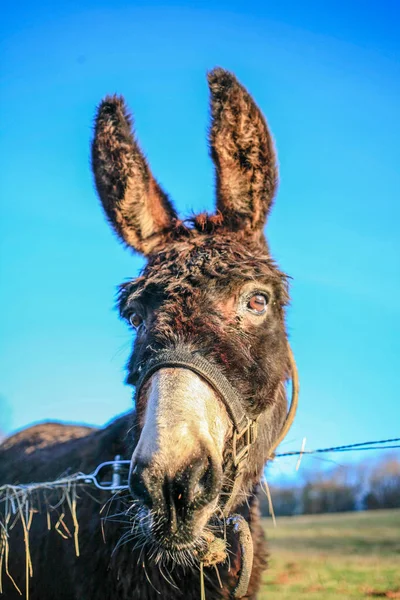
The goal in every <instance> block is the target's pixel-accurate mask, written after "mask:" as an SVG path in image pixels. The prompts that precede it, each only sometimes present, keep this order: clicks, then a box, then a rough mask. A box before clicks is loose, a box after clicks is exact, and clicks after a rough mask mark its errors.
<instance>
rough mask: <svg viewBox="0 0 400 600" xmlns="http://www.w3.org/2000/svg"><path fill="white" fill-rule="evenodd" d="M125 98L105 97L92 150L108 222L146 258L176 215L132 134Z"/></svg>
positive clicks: (96, 178) (97, 184)
mask: <svg viewBox="0 0 400 600" xmlns="http://www.w3.org/2000/svg"><path fill="white" fill-rule="evenodd" d="M131 128H132V120H131V118H130V116H129V114H128V111H127V109H126V107H125V103H124V100H123V98H118V97H117V96H111V97H109V96H107V98H105V99H104V100H103V102H102V103H101V106H100V108H99V111H98V115H97V119H96V126H95V136H94V140H93V147H92V168H93V173H94V177H95V182H96V187H97V190H98V193H99V196H100V198H101V201H102V203H103V206H104V210H105V211H106V214H107V217H108V218H109V220H110V222H111V224H112V225H113V227H114V228H115V230H116V232H117V233H118V234H119V235H120V236H121V238H122V239H123V240H124V241H125V242H126V244H127V245H128V246H131V247H134V248H136V249H137V250H139V251H140V252H143V253H144V254H148V253H149V252H150V251H151V250H152V249H153V248H154V246H156V245H157V244H158V243H159V241H160V238H161V237H162V233H163V232H164V231H166V230H167V229H169V228H170V227H171V225H172V222H173V220H175V219H176V214H175V211H174V209H173V208H172V205H171V203H170V202H169V200H168V197H167V195H166V194H165V193H164V192H163V191H162V189H161V188H160V186H159V185H158V183H157V182H156V180H155V179H154V177H153V175H152V174H151V172H150V169H149V166H148V164H147V162H146V159H145V158H144V156H143V154H142V152H141V151H140V148H139V146H138V143H137V142H136V140H135V138H134V136H133V133H132V131H131Z"/></svg>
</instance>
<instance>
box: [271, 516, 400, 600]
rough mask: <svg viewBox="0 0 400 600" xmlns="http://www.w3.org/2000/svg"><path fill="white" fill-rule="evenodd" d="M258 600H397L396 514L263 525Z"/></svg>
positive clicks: (399, 547) (399, 545)
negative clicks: (265, 565)
mask: <svg viewBox="0 0 400 600" xmlns="http://www.w3.org/2000/svg"><path fill="white" fill-rule="evenodd" d="M264 526H265V530H266V533H267V537H268V542H269V550H270V566H269V569H268V571H267V573H266V575H265V577H264V580H263V585H262V589H261V593H260V595H259V598H260V599H262V600H264V599H265V600H289V599H290V600H339V598H340V600H347V599H349V600H350V599H353V598H354V599H355V598H357V599H359V600H361V599H364V598H398V599H400V510H382V511H370V512H361V513H342V514H336V515H315V516H314V515H313V516H307V515H304V516H299V517H286V518H278V519H277V527H276V529H275V528H274V527H273V525H272V522H271V520H270V519H265V521H264Z"/></svg>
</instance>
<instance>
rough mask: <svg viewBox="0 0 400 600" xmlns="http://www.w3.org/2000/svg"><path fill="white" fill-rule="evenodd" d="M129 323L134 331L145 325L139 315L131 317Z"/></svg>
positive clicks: (135, 314) (133, 314)
mask: <svg viewBox="0 0 400 600" xmlns="http://www.w3.org/2000/svg"><path fill="white" fill-rule="evenodd" d="M129 322H130V324H131V325H132V327H133V328H134V329H138V328H139V327H140V326H141V324H142V323H143V319H142V317H141V316H140V315H138V314H137V313H132V314H131V316H130V317H129Z"/></svg>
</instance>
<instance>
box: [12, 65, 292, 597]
mask: <svg viewBox="0 0 400 600" xmlns="http://www.w3.org/2000/svg"><path fill="white" fill-rule="evenodd" d="M208 83H209V88H210V98H211V127H210V133H209V143H210V148H211V157H212V160H213V162H214V165H215V173H216V212H215V213H214V214H206V213H202V214H199V215H197V216H194V217H192V218H190V219H188V220H184V221H183V220H180V219H179V218H178V216H177V213H176V212H175V209H174V207H173V205H172V203H171V201H170V199H169V198H168V196H167V194H166V193H165V192H164V191H163V190H162V189H161V187H160V185H159V184H158V183H157V181H156V180H155V178H154V177H153V175H152V173H151V171H150V167H149V165H148V163H147V161H146V159H145V157H144V156H143V154H142V152H141V150H140V148H139V146H138V143H137V141H136V138H135V137H134V134H133V132H132V119H131V117H130V116H129V113H128V111H127V108H126V105H125V102H124V99H123V98H122V97H117V96H111V97H106V98H105V99H104V100H103V102H102V103H101V104H100V106H99V108H98V111H97V115H96V120H95V133H94V139H93V144H92V167H93V173H94V180H95V185H96V188H97V192H98V195H99V197H100V200H101V203H102V205H103V208H104V210H105V213H106V215H107V218H108V220H109V222H110V223H111V226H112V227H113V229H114V231H115V232H116V234H117V235H118V236H119V238H120V239H121V240H122V241H123V242H124V243H125V244H126V245H127V246H129V247H130V248H133V249H134V250H136V251H137V252H139V253H141V254H142V255H144V256H145V257H146V259H147V263H146V266H145V267H144V269H143V270H142V272H141V274H140V276H139V277H138V278H136V279H134V280H132V281H129V282H128V283H124V284H123V285H121V287H120V289H119V300H118V304H119V310H120V314H121V316H122V318H123V319H125V320H126V321H127V323H128V324H129V325H130V327H131V328H132V330H133V332H134V334H135V335H134V344H133V352H132V354H131V357H130V359H129V361H128V364H127V372H128V375H127V383H128V384H131V385H132V386H135V388H136V394H135V411H134V412H133V413H131V414H127V415H124V416H122V417H119V418H117V419H116V420H114V421H113V422H111V423H110V424H109V425H107V426H106V427H105V428H103V429H93V428H88V427H83V426H75V425H62V424H59V423H45V424H42V425H37V426H34V427H31V428H29V429H26V430H24V431H21V432H19V433H17V434H15V435H13V436H11V437H10V438H8V439H6V440H5V442H3V444H2V446H0V485H1V484H2V483H3V484H5V483H16V482H22V483H23V482H25V483H28V482H30V481H36V482H37V481H49V480H51V479H52V478H53V479H55V478H57V477H59V476H60V474H63V473H76V472H84V473H89V472H91V471H93V470H94V469H95V468H96V466H97V465H98V464H100V463H102V462H103V461H107V460H112V459H113V458H114V457H115V456H116V455H120V456H122V457H125V458H129V459H131V463H130V471H129V492H122V493H120V494H117V495H116V497H115V499H114V500H113V501H110V499H109V495H107V493H106V492H104V491H99V490H96V489H90V490H88V493H87V494H85V493H84V492H82V493H80V492H78V496H79V497H78V500H77V508H76V511H77V513H76V514H77V521H78V523H79V536H78V537H79V548H80V558H77V557H76V552H75V549H74V545H73V544H72V543H70V542H67V541H66V540H64V539H63V537H68V532H69V531H71V530H72V529H73V523H72V520H71V518H70V517H68V515H63V527H64V526H65V527H64V530H63V531H64V535H63V536H61V535H56V533H55V532H48V531H47V526H46V514H45V513H46V510H44V507H43V506H42V507H40V506H39V507H38V509H37V511H38V514H36V515H34V516H33V518H32V519H31V523H29V526H30V531H29V541H30V555H31V556H30V563H31V564H29V565H28V566H27V568H26V569H25V566H24V565H25V542H26V539H25V538H24V535H25V536H26V531H25V532H24V528H23V527H22V526H20V524H18V523H17V524H16V525H15V527H14V528H13V529H12V530H10V531H9V545H8V548H9V551H8V558H7V561H8V565H7V573H8V574H9V576H7V575H6V574H5V573H3V581H2V585H3V592H4V593H5V595H6V597H7V598H14V597H19V594H18V591H17V589H16V588H17V587H18V588H20V589H21V590H23V589H24V586H25V585H26V591H27V593H28V592H29V597H30V598H31V600H39V599H40V600H43V599H44V598H45V599H50V600H52V599H57V600H89V599H94V598H96V600H111V599H112V600H117V599H118V600H128V599H129V600H136V599H140V600H153V599H156V598H160V597H161V598H164V599H167V600H169V599H170V600H172V599H179V598H186V599H189V600H190V599H194V598H196V599H199V598H201V597H206V598H207V600H213V599H218V598H231V597H244V598H253V599H254V598H256V597H257V592H258V590H259V588H260V585H261V577H262V574H263V571H264V569H265V568H266V566H267V552H266V544H265V540H264V533H263V529H262V526H261V522H260V515H259V509H258V501H257V491H258V488H259V484H260V480H261V477H262V473H263V469H264V466H265V464H266V462H267V460H268V459H269V458H271V453H272V449H273V448H274V447H276V444H277V442H278V441H279V440H280V439H281V437H282V431H284V430H285V423H286V421H285V419H286V417H287V398H286V391H285V384H286V382H287V380H288V379H289V378H290V377H291V371H292V367H293V364H292V362H291V354H290V349H289V346H288V341H287V334H286V329H285V306H286V305H287V303H288V299H289V298H288V285H287V277H286V276H285V275H284V273H282V272H281V271H280V270H279V269H278V268H277V266H276V264H275V263H274V261H273V259H272V258H271V255H270V251H269V247H268V244H267V241H266V239H265V237H264V234H263V227H264V224H265V222H266V218H267V216H268V213H269V211H270V208H271V205H272V202H273V198H274V195H275V191H276V187H277V165H276V158H275V152H274V146H273V142H272V138H271V135H270V133H269V130H268V127H267V124H266V122H265V120H264V118H263V116H262V114H261V112H260V110H259V108H258V107H257V106H256V104H255V103H254V101H253V99H252V97H251V96H250V95H249V93H248V92H247V91H246V89H245V88H244V87H243V86H242V85H241V84H240V83H239V82H238V81H237V79H236V78H235V76H234V75H233V74H231V73H229V72H228V71H225V70H223V69H221V68H216V69H214V70H213V71H211V72H210V73H209V74H208ZM54 503H55V502H54ZM104 503H107V504H108V509H107V510H108V511H109V510H110V506H111V505H112V504H115V503H116V505H117V508H111V516H110V513H108V514H109V518H108V519H107V511H103V512H102V511H101V507H102V505H103V504H104ZM58 510H59V511H61V508H59V509H58ZM0 512H1V505H0ZM65 512H67V511H65ZM112 515H113V516H112ZM47 518H49V517H47ZM51 518H52V513H50V520H51ZM102 518H104V519H105V523H106V527H105V531H104V532H103V533H102V527H101V520H102ZM59 523H60V521H58V525H59ZM51 524H52V525H53V526H54V520H53V522H52V523H49V525H51ZM57 528H58V533H60V527H59V526H58V527H57ZM61 529H62V528H61ZM61 533H62V531H61ZM103 534H104V535H103ZM217 542H220V543H219V545H218V543H217ZM3 555H4V552H3ZM3 558H4V556H3ZM3 566H4V561H3ZM30 567H32V573H31V574H32V575H33V576H32V578H30V577H29V576H28V575H29V573H27V574H25V570H27V571H29V570H30ZM25 577H26V580H27V581H26V582H25Z"/></svg>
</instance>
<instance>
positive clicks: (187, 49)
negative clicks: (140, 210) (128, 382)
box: [0, 0, 400, 449]
mask: <svg viewBox="0 0 400 600" xmlns="http://www.w3.org/2000/svg"><path fill="white" fill-rule="evenodd" d="M4 11H5V13H6V14H5V13H4ZM398 13H399V9H398V8H396V6H395V2H387V1H381V2H352V1H350V2H342V1H336V2H316V1H315V2H297V1H293V2H291V1H282V2H263V3H261V2H260V3H259V4H257V3H255V4H254V3H244V2H240V3H239V2H234V1H230V2H218V1H215V2H209V1H205V2H197V3H179V2H175V3H173V4H165V3H161V2H152V1H149V2H143V3H140V2H120V1H119V0H117V1H114V2H112V3H111V2H102V1H97V2H96V3H94V2H93V3H92V2H79V3H78V2H63V1H60V2H58V3H54V2H44V1H41V0H38V1H37V2H35V3H31V2H30V3H28V2H24V1H22V2H19V3H14V4H12V3H9V4H8V6H7V8H6V9H3V15H2V17H3V18H2V23H1V24H0V33H1V38H2V40H3V43H2V44H3V50H2V54H3V56H4V57H5V60H4V61H3V64H2V67H1V68H2V94H1V99H0V109H1V115H2V117H1V141H0V144H1V148H0V153H1V161H2V177H1V204H2V208H1V212H2V217H1V223H0V236H1V259H0V260H1V262H0V277H1V300H0V326H1V337H0V352H1V378H0V403H1V409H0V410H1V414H0V427H3V429H5V430H6V431H8V432H9V431H11V430H13V429H16V428H20V427H22V426H24V425H27V424H29V423H31V422H34V421H39V420H43V419H63V420H68V421H85V422H90V423H96V424H103V423H105V422H106V421H107V420H109V419H110V418H112V416H113V415H116V414H117V413H120V412H123V411H125V410H127V409H128V408H129V407H130V406H131V390H130V389H129V388H128V387H126V386H124V385H123V378H124V371H123V366H124V363H125V361H126V358H127V356H128V351H129V346H130V338H131V334H130V332H129V331H128V330H127V329H126V327H125V326H124V325H123V324H122V323H120V322H119V321H118V318H117V314H116V312H115V311H114V310H113V305H114V297H115V289H116V286H117V284H118V283H120V282H122V281H124V280H126V279H127V278H130V277H133V276H135V275H136V274H137V272H138V270H139V268H140V266H141V264H142V260H141V259H140V258H139V257H136V256H132V255H131V254H130V253H129V252H128V251H127V250H124V249H123V248H122V246H121V245H119V244H118V242H117V241H116V239H115V238H114V236H113V235H112V233H111V231H110V230H109V228H108V226H107V224H106V222H105V219H104V217H103V214H102V211H101V209H100V206H99V202H98V200H97V198H96V195H95V193H94V189H93V185H92V178H91V173H90V169H89V141H90V138H91V126H92V120H93V114H94V110H95V106H96V105H97V104H98V102H99V101H100V99H101V98H102V97H103V96H104V95H105V94H106V93H113V92H117V93H122V94H124V95H125V97H126V99H127V101H128V103H129V104H130V106H131V108H132V111H133V113H134V116H135V119H136V130H137V133H138V136H139V138H140V141H141V144H142V146H143V148H144V150H145V152H146V154H147V155H148V157H149V160H150V163H151V166H152V169H153V172H154V173H155V175H156V177H157V178H158V179H159V181H160V182H161V184H162V185H163V186H164V187H165V188H166V189H167V190H168V192H169V193H170V195H171V196H172V198H173V199H174V201H175V204H176V206H177V207H178V208H179V210H180V211H181V213H182V214H185V213H186V214H188V213H190V211H191V210H200V209H204V208H205V209H208V210H211V209H212V206H213V171H212V165H211V161H210V160H209V158H208V154H207V145H206V130H207V122H208V105H207V103H208V91H207V86H206V80H205V73H206V71H207V69H210V68H212V67H213V66H215V65H220V66H223V67H225V68H228V69H230V70H232V71H234V72H235V73H236V74H237V76H238V77H239V79H240V80H241V81H242V82H243V83H244V84H245V85H246V87H248V89H249V90H250V91H251V93H252V94H253V96H254V97H255V99H256V101H257V102H258V104H259V105H260V107H261V108H262V110H263V112H264V113H265V115H266V117H267V119H268V121H269V124H270V126H271V129H272V131H273V133H274V136H275V139H276V142H277V148H278V155H279V161H280V172H281V185H280V190H279V194H278V197H277V199H276V204H275V208H274V210H273V213H272V215H271V218H270V221H269V223H268V226H267V229H266V232H267V235H268V237H269V240H270V243H271V247H272V251H273V254H274V256H275V257H276V259H277V260H278V262H279V264H280V265H281V267H282V268H283V269H284V270H285V271H286V272H288V273H289V274H290V275H291V276H292V277H293V282H292V306H291V308H290V310H289V313H288V328H289V331H290V337H291V340H292V345H293V349H294V351H295V354H296V357H297V361H298V367H299V371H300V377H301V398H300V409H299V413H298V417H297V420H296V423H295V425H294V427H293V429H292V431H291V432H290V434H289V436H288V438H287V441H286V442H285V443H284V444H283V445H282V449H283V448H285V449H295V448H297V447H299V446H300V444H301V440H302V438H303V437H304V436H306V437H307V440H308V442H307V446H308V447H309V448H311V447H317V446H324V445H331V444H341V443H346V442H352V441H360V440H364V439H379V438H386V437H395V436H398V435H400V408H399V405H400V403H399V400H398V398H397V392H396V390H397V387H398V376H399V364H398V362H399V361H398V357H399V347H400V342H399V340H400V303H399V298H400V241H399V220H400V202H399V190H400V176H399V149H398V140H399V139H400V124H399V123H400V120H399V116H398V107H399V100H400V99H399V91H400V69H399V46H400V43H399V40H398V36H397V34H396V29H397V24H398V22H399V14H398Z"/></svg>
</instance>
